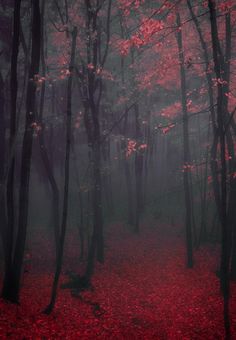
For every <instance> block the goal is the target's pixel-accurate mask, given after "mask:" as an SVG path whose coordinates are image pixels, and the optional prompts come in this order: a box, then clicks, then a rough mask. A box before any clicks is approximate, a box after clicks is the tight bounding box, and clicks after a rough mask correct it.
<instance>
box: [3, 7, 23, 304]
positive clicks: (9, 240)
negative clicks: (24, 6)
mask: <svg viewBox="0 0 236 340" xmlns="http://www.w3.org/2000/svg"><path fill="white" fill-rule="evenodd" d="M20 8H21V0H19V1H17V0H15V3H14V19H13V22H14V24H13V38H12V54H11V77H10V88H11V117H10V143H9V144H10V145H9V149H10V150H11V148H12V146H13V142H14V138H15V136H16V105H17V92H18V79H17V61H18V52H19V42H20ZM14 177H15V157H13V158H12V160H11V164H10V168H9V174H8V180H7V230H6V239H5V242H6V254H5V256H6V267H5V276H4V283H3V292H2V295H3V297H4V298H6V299H7V297H8V295H9V294H10V293H9V292H8V290H9V289H10V287H9V281H10V280H11V266H12V251H13V242H14V224H15V209H14V201H15V200H14V189H15V180H14Z"/></svg>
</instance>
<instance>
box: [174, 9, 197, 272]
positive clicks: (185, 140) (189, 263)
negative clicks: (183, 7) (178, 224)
mask: <svg viewBox="0 0 236 340" xmlns="http://www.w3.org/2000/svg"><path fill="white" fill-rule="evenodd" d="M177 26H178V28H179V29H178V32H177V43H178V49H179V62H180V78H181V97H182V110H183V148H184V171H183V176H184V196H185V228H186V246H187V266H188V268H192V267H193V249H192V223H191V216H192V206H191V191H190V180H189V170H188V166H189V164H190V150H189V134H188V112H187V97H186V76H185V69H184V54H183V44H182V32H181V21H180V15H179V13H177Z"/></svg>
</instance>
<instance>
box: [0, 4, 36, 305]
mask: <svg viewBox="0 0 236 340" xmlns="http://www.w3.org/2000/svg"><path fill="white" fill-rule="evenodd" d="M32 11H33V14H32V53H31V66H30V72H29V80H28V88H27V97H26V121H25V132H24V137H23V147H22V156H21V177H20V193H19V221H18V231H17V236H16V244H15V249H14V256H13V262H12V267H11V273H10V275H9V281H8V282H5V285H6V287H7V291H6V293H5V295H4V298H5V299H7V300H9V301H11V302H14V303H18V302H19V292H20V279H21V270H22V264H23V257H24V250H25V240H26V233H27V220H28V201H29V180H30V167H31V154H32V142H33V133H34V122H35V112H36V109H35V93H36V88H37V83H36V81H35V80H36V79H35V76H36V75H37V74H38V72H39V62H40V9H39V0H35V1H34V2H33V5H32Z"/></svg>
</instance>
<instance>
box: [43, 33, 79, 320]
mask: <svg viewBox="0 0 236 340" xmlns="http://www.w3.org/2000/svg"><path fill="white" fill-rule="evenodd" d="M76 38H77V28H76V27H74V29H73V32H72V44H71V45H72V46H71V60H70V67H69V71H70V75H69V78H68V86H67V115H66V117H67V119H66V158H65V182H64V197H63V211H62V222H61V232H60V238H59V247H58V256H57V263H56V271H55V275H54V280H53V287H52V293H51V301H50V303H49V305H48V306H47V308H46V309H45V310H44V312H45V314H50V313H51V312H52V310H53V308H54V306H55V302H56V297H57V286H58V281H59V278H60V274H61V268H62V260H63V251H64V241H65V235H66V227H67V215H68V197H69V175H70V149H71V124H72V111H71V101H72V83H73V70H74V63H75V51H76Z"/></svg>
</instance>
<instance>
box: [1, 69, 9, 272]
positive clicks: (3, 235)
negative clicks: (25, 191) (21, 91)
mask: <svg viewBox="0 0 236 340" xmlns="http://www.w3.org/2000/svg"><path fill="white" fill-rule="evenodd" d="M4 111H5V97H4V80H3V77H2V73H1V72H0V183H1V186H3V185H4V174H5V171H4V170H5V152H6V137H5V133H6V123H5V114H4V113H5V112H4ZM6 222H7V218H6V197H5V190H4V189H2V188H1V190H0V237H1V239H2V243H3V250H4V266H5V268H4V270H5V272H6V270H7V268H8V259H7V251H8V249H7V242H6ZM5 275H6V274H5Z"/></svg>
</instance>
